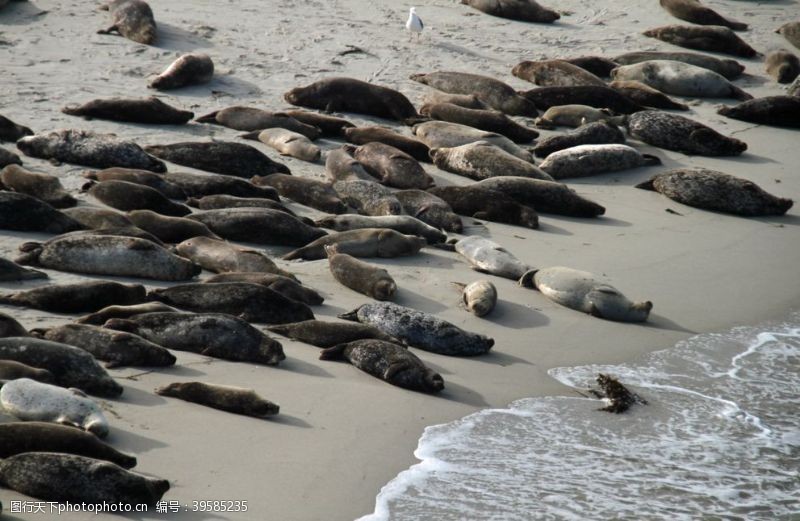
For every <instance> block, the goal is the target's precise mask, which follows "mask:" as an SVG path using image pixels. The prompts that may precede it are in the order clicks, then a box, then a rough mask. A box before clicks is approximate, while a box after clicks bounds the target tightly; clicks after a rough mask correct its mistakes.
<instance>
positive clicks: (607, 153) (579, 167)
mask: <svg viewBox="0 0 800 521" xmlns="http://www.w3.org/2000/svg"><path fill="white" fill-rule="evenodd" d="M660 164H661V159H659V158H658V157H656V156H653V155H650V154H642V153H641V152H639V151H638V150H636V149H635V148H633V147H629V146H628V145H620V144H611V145H578V146H576V147H572V148H565V149H564V150H559V151H558V152H553V153H552V154H550V155H549V156H547V159H545V160H544V161H542V163H541V164H540V165H539V167H540V168H541V169H542V170H544V171H545V172H547V173H548V174H550V175H551V176H553V177H554V178H555V179H566V178H571V177H588V176H593V175H599V174H607V173H610V172H618V171H620V170H628V169H631V168H639V167H641V166H656V165H660Z"/></svg>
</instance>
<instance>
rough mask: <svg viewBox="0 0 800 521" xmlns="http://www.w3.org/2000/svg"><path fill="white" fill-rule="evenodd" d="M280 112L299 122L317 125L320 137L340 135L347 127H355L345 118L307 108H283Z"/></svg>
mask: <svg viewBox="0 0 800 521" xmlns="http://www.w3.org/2000/svg"><path fill="white" fill-rule="evenodd" d="M282 112H283V113H284V114H287V115H289V116H291V117H293V118H294V119H296V120H297V121H299V122H300V123H305V124H306V125H309V126H312V127H317V128H318V129H319V130H320V131H321V132H322V134H321V135H320V137H342V135H344V133H345V131H347V129H348V128H354V127H355V125H354V124H353V123H351V122H349V121H347V120H346V119H344V118H337V117H336V116H331V115H329V114H320V113H319V112H312V111H309V110H284V111H282Z"/></svg>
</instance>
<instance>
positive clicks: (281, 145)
mask: <svg viewBox="0 0 800 521" xmlns="http://www.w3.org/2000/svg"><path fill="white" fill-rule="evenodd" d="M240 137H242V138H244V139H252V140H255V141H260V142H261V143H264V144H265V145H267V146H268V147H271V148H274V149H275V150H277V151H278V152H280V154H281V155H283V156H289V157H294V158H297V159H300V160H302V161H308V162H309V163H316V162H317V161H319V158H320V157H321V155H322V151H321V150H320V148H319V147H318V146H317V145H315V144H314V143H312V142H311V140H310V139H308V138H307V137H306V136H304V135H303V134H298V133H297V132H292V131H291V130H286V129H285V128H266V129H264V130H256V131H253V132H250V133H247V134H244V135H242V136H240Z"/></svg>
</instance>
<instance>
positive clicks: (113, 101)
mask: <svg viewBox="0 0 800 521" xmlns="http://www.w3.org/2000/svg"><path fill="white" fill-rule="evenodd" d="M61 112H63V113H64V114H69V115H70V116H82V117H84V118H86V119H108V120H111V121H124V122H130V123H147V124H150V125H183V124H184V123H186V122H187V121H189V120H190V119H192V118H193V117H194V113H193V112H189V111H188V110H181V109H178V108H175V107H172V106H170V105H167V104H166V103H164V102H163V101H161V100H160V99H158V98H155V97H153V96H150V97H149V98H106V99H96V100H92V101H88V102H86V103H84V104H83V105H67V106H66V107H64V108H63V109H61Z"/></svg>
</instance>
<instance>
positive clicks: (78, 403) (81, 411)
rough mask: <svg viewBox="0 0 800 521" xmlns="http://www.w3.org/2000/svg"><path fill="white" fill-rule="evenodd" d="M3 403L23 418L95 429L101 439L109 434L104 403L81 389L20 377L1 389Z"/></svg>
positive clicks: (12, 412) (94, 432)
mask: <svg viewBox="0 0 800 521" xmlns="http://www.w3.org/2000/svg"><path fill="white" fill-rule="evenodd" d="M0 405H2V406H3V409H4V410H5V412H7V413H8V414H11V415H12V416H14V417H16V418H18V419H20V420H23V421H45V422H51V423H58V424H61V425H68V426H71V427H77V428H79V429H82V430H85V431H87V432H91V433H92V434H94V435H95V436H97V437H98V438H105V437H106V436H108V420H106V418H105V416H104V415H103V411H102V410H101V409H100V406H99V405H98V404H97V402H95V401H94V400H92V399H91V398H89V397H87V396H86V395H85V394H83V392H81V391H79V390H78V389H64V388H62V387H58V386H56V385H52V384H46V383H42V382H37V381H36V380H31V379H30V378H19V379H17V380H11V381H10V382H7V383H6V384H5V385H3V387H2V388H1V389H0Z"/></svg>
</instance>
